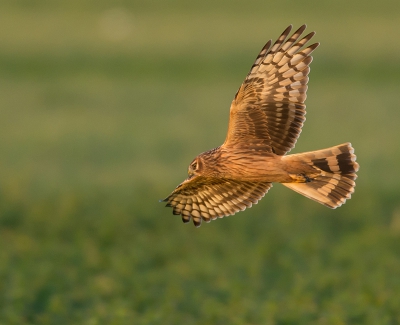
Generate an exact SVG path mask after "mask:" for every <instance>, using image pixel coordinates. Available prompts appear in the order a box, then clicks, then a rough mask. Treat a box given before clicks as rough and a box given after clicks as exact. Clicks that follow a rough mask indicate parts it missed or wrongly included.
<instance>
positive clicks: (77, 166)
mask: <svg viewBox="0 0 400 325" xmlns="http://www.w3.org/2000/svg"><path fill="white" fill-rule="evenodd" d="M0 9H1V10H0V39H1V44H2V47H1V48H0V98H1V99H2V104H1V105H0V110H1V117H2V118H1V119H0V139H1V140H0V152H1V155H0V167H1V168H0V248H1V249H0V324H71V323H77V324H280V325H281V324H282V325H283V324H388V325H389V324H390V325H391V324H399V323H400V312H399V311H398V306H399V305H400V280H399V276H398V275H399V272H400V245H399V239H400V205H399V202H398V196H399V192H400V185H399V177H398V171H397V169H398V167H397V165H398V161H399V159H400V154H399V151H398V149H397V147H398V144H397V142H398V141H397V139H399V137H400V130H399V128H398V121H399V120H400V113H399V110H398V107H399V104H400V101H399V98H398V95H397V92H398V91H397V88H398V75H399V72H400V63H399V60H398V57H399V54H400V46H399V44H398V42H396V41H395V36H394V32H393V31H395V30H396V28H397V27H398V9H399V8H398V3H397V2H396V1H389V0H385V1H381V2H379V3H376V4H373V3H371V4H365V3H364V2H361V1H353V2H351V3H348V2H344V1H338V2H335V3H334V4H333V3H332V4H322V3H320V2H316V1H306V3H301V4H300V3H292V2H290V1H286V2H284V3H279V4H278V3H275V4H267V3H265V2H263V1H256V0H254V1H252V2H251V3H246V4H245V3H242V2H239V1H232V3H231V4H230V5H229V6H228V5H227V4H226V2H222V1H210V2H202V3H201V5H200V3H194V2H190V3H187V2H181V1H178V0H177V1H168V2H157V3H150V2H149V3H140V2H137V1H134V2H126V1H125V2H124V1H120V2H118V3H116V4H115V7H113V6H111V5H110V3H109V2H107V1H96V2H94V1H70V2H68V3H64V4H63V3H58V2H53V1H46V0H40V1H39V0H38V1H34V2H31V1H22V0H18V1H13V2H5V1H2V2H0ZM304 22H307V24H308V25H309V28H310V29H311V30H316V31H317V32H318V34H317V35H316V41H321V46H320V48H319V49H318V50H317V51H316V52H315V55H314V62H313V63H312V72H311V75H310V77H311V79H310V88H309V92H308V95H309V98H308V99H307V107H308V115H307V122H306V124H305V127H304V131H303V133H302V135H301V137H300V140H299V142H298V144H297V146H296V148H295V150H294V151H293V152H301V151H306V150H314V149H319V148H324V147H329V146H332V145H335V144H339V143H342V142H346V141H351V142H352V143H353V146H354V147H355V148H356V154H357V156H358V161H359V163H360V165H361V169H360V172H359V179H358V181H357V188H356V192H355V194H354V196H353V198H352V199H351V200H350V201H348V202H347V204H346V205H344V206H343V207H341V208H340V209H337V210H329V209H326V208H325V207H323V206H320V205H318V204H316V203H315V202H312V201H310V200H307V199H305V198H303V197H301V196H299V195H298V194H296V193H294V192H291V191H289V190H288V189H286V188H283V187H282V186H279V185H275V186H274V187H273V188H272V189H271V191H270V192H269V193H268V195H267V196H266V197H265V198H264V199H263V200H262V201H261V202H260V203H259V204H258V205H256V206H254V207H252V208H251V209H249V210H246V211H244V212H241V213H240V214H238V215H236V216H233V217H229V218H227V219H222V220H218V221H215V222H212V223H210V224H207V225H203V226H202V227H201V228H200V229H195V228H194V227H193V226H192V225H184V224H182V223H181V221H180V220H179V218H178V217H175V216H172V214H171V211H170V210H169V209H166V208H164V207H163V205H161V204H159V203H158V199H161V198H163V197H165V196H166V195H168V194H169V193H170V192H171V191H172V190H173V188H174V187H175V186H176V185H178V184H179V182H180V181H182V180H183V179H184V178H185V176H186V169H187V165H188V163H189V162H190V161H191V159H193V158H194V157H195V156H196V155H197V154H198V153H200V152H202V151H205V150H207V149H210V148H213V147H215V146H218V145H219V144H220V143H221V142H222V141H223V139H224V137H225V133H226V129H227V122H228V108H229V103H230V101H231V99H232V96H233V95H234V93H235V91H236V89H237V88H238V87H239V85H240V83H241V81H242V80H243V78H244V76H245V74H246V73H247V71H248V69H249V68H250V66H251V64H252V61H253V60H254V58H255V56H256V54H257V51H258V50H259V49H260V48H261V47H262V45H263V43H264V42H266V41H267V40H268V39H269V38H275V37H277V36H278V34H279V33H280V32H281V31H282V30H283V29H284V28H285V27H286V26H287V25H288V24H290V23H293V24H294V25H295V27H296V26H298V25H300V24H302V23H304Z"/></svg>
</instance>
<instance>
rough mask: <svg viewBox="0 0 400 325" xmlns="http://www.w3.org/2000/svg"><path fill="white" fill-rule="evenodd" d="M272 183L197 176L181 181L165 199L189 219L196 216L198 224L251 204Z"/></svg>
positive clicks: (196, 224)
mask: <svg viewBox="0 0 400 325" xmlns="http://www.w3.org/2000/svg"><path fill="white" fill-rule="evenodd" d="M271 187H272V184H271V183H266V182H243V181H236V180H231V179H223V178H210V177H202V176H195V177H193V178H190V179H187V180H185V181H184V182H183V183H182V184H180V185H179V186H178V187H177V188H176V189H175V190H174V191H173V192H172V194H171V195H170V196H168V197H167V198H166V199H164V201H165V202H167V205H166V206H167V207H172V208H173V213H174V214H176V215H181V216H182V221H183V222H185V223H187V222H189V221H190V219H193V223H194V225H195V226H196V227H200V225H201V221H202V220H204V221H205V222H210V221H211V220H215V219H216V218H222V217H225V216H229V215H232V214H235V213H236V212H238V211H243V210H244V209H246V208H250V207H251V206H252V204H256V203H257V202H258V201H259V200H260V199H261V198H262V197H263V196H264V195H265V194H266V193H267V192H268V190H269V189H270V188H271Z"/></svg>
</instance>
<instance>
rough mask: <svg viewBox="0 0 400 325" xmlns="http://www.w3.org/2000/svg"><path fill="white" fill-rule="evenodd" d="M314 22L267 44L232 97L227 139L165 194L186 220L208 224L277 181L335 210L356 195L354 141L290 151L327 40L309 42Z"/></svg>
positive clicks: (247, 203)
mask: <svg viewBox="0 0 400 325" xmlns="http://www.w3.org/2000/svg"><path fill="white" fill-rule="evenodd" d="M306 27H307V26H306V25H305V24H304V25H302V26H301V27H300V28H299V29H298V30H296V31H295V32H294V33H293V34H292V35H291V36H290V37H289V34H290V33H291V30H292V28H293V26H292V25H289V26H288V27H287V28H286V29H285V30H284V31H283V33H282V34H281V35H280V36H279V37H278V39H277V40H276V41H275V42H274V44H272V41H271V40H269V41H268V42H267V43H266V44H265V46H264V47H263V48H262V49H261V52H260V53H259V54H258V56H257V58H256V60H255V62H254V64H253V65H252V67H251V69H250V72H249V73H248V74H247V76H246V78H245V80H244V82H243V83H242V85H241V86H240V88H239V90H238V91H237V92H236V95H235V96H234V99H233V100H232V103H231V106H230V116H229V125H228V132H227V135H226V139H225V141H224V143H223V144H222V145H221V146H219V147H217V148H214V149H212V150H209V151H206V152H203V153H201V154H199V155H198V156H197V157H196V158H194V159H193V161H192V162H191V163H190V165H189V167H188V177H187V179H185V180H184V181H183V182H182V183H181V184H179V185H178V186H177V187H176V188H175V190H174V191H173V192H172V193H171V194H170V195H169V196H168V197H166V198H165V199H164V200H160V202H161V201H162V202H166V206H167V207H171V208H172V209H173V214H174V215H180V216H181V217H182V221H183V222H184V223H188V222H190V220H192V221H193V223H194V225H195V226H196V227H200V225H201V223H202V221H204V222H207V223H208V222H210V221H211V220H215V219H217V218H223V217H226V216H229V215H233V214H235V213H236V212H239V211H243V210H245V209H246V208H250V207H251V206H252V205H253V204H256V203H258V201H259V200H260V199H261V198H262V197H264V195H265V194H266V193H267V192H268V190H269V189H270V188H271V187H272V183H281V184H283V185H284V186H286V187H288V188H290V189H292V190H294V191H296V192H298V193H300V194H302V195H304V196H305V197H307V198H310V199H312V200H314V201H316V202H318V203H321V204H323V205H325V206H327V207H329V208H332V209H335V208H337V207H339V206H341V205H342V204H343V203H345V202H346V200H347V199H350V198H351V194H352V193H353V192H354V187H355V179H356V178H357V174H356V172H357V171H358V169H359V164H358V163H357V162H356V155H355V154H354V149H353V147H352V145H351V143H350V142H347V143H343V144H340V145H336V146H333V147H330V148H327V149H322V150H316V151H310V152H304V153H298V154H289V155H288V154H287V153H288V152H289V151H290V150H291V149H293V148H294V146H295V144H296V142H297V139H298V137H299V135H300V133H301V130H302V127H303V124H304V121H305V114H306V111H305V108H306V106H305V104H304V102H305V100H306V97H307V96H306V92H307V88H308V86H307V83H308V80H309V78H308V75H309V72H310V63H311V62H312V60H313V58H312V56H311V54H312V53H313V51H314V50H315V49H316V48H317V47H318V46H319V43H314V44H312V45H307V43H308V42H309V41H310V40H311V38H312V37H313V36H314V35H315V32H311V33H309V34H307V35H305V36H304V37H302V35H303V32H304V31H305V29H306ZM271 44H272V45H271ZM306 45H307V46H306Z"/></svg>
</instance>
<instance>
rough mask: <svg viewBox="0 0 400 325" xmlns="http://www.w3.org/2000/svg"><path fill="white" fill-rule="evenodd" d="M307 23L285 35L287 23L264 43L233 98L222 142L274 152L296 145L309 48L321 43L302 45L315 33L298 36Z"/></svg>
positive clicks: (307, 70) (303, 114)
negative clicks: (274, 37)
mask: <svg viewBox="0 0 400 325" xmlns="http://www.w3.org/2000/svg"><path fill="white" fill-rule="evenodd" d="M305 28H306V25H303V26H301V27H300V28H299V29H298V30H297V31H296V32H294V34H293V35H292V36H291V37H289V38H288V39H287V37H288V35H289V33H290V31H291V29H292V26H289V27H288V28H287V29H286V30H285V31H284V32H283V33H282V35H281V36H280V37H279V38H278V40H277V41H276V42H275V43H274V45H273V46H272V47H271V41H269V42H268V43H267V44H266V45H265V46H264V47H263V48H262V50H261V52H260V54H259V55H258V56H257V58H256V60H255V63H254V64H253V66H252V67H251V69H250V72H249V74H248V75H247V77H246V79H245V80H244V82H243V84H242V86H241V87H240V88H239V90H238V92H237V93H236V96H235V99H234V100H233V102H232V104H231V109H230V121H229V128H228V134H227V137H226V140H225V143H224V144H223V145H224V146H226V147H256V148H258V150H263V151H265V150H267V151H269V152H273V153H275V154H278V155H284V154H285V153H287V152H288V151H290V150H291V149H292V148H293V147H294V145H295V143H296V141H297V138H298V137H299V134H300V132H301V129H302V127H303V123H304V121H305V107H306V106H305V105H304V101H305V99H306V97H307V96H306V92H307V83H308V74H309V72H310V68H309V65H310V63H311V62H312V57H311V56H310V54H311V53H312V52H313V51H314V50H315V49H316V48H317V46H318V45H319V43H315V44H312V45H310V46H308V47H307V48H305V49H303V50H301V48H302V47H303V46H304V45H305V44H306V43H307V42H308V41H309V40H310V39H311V38H312V37H313V36H314V34H315V33H314V32H312V33H310V34H308V35H306V36H305V37H303V38H302V39H300V40H299V38H300V37H301V34H302V33H303V32H304V30H305ZM286 39H287V40H286Z"/></svg>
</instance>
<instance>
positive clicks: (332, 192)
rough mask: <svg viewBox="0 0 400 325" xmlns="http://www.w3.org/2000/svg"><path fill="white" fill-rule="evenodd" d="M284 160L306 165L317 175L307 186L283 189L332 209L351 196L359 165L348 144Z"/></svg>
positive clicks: (291, 184) (290, 185)
mask: <svg viewBox="0 0 400 325" xmlns="http://www.w3.org/2000/svg"><path fill="white" fill-rule="evenodd" d="M286 157H287V159H293V161H302V162H305V163H307V164H308V165H309V166H311V167H312V168H313V169H314V170H315V171H316V172H318V173H319V174H318V173H317V176H313V177H312V178H310V179H309V180H310V181H309V182H306V183H282V184H283V185H285V186H286V187H288V188H290V189H292V190H294V191H296V192H298V193H300V194H302V195H304V196H306V197H308V198H310V199H312V200H314V201H317V202H319V203H321V204H324V205H325V206H327V207H329V208H332V209H335V208H337V207H339V206H341V205H342V204H343V203H345V202H346V200H347V199H350V198H351V194H352V193H354V187H355V185H356V183H355V182H354V181H355V179H356V178H357V174H356V172H357V171H358V169H359V165H358V163H357V162H356V156H355V155H354V149H353V147H352V146H351V143H344V144H341V145H338V146H335V147H331V148H328V149H322V150H317V151H311V152H306V153H301V154H296V155H289V156H286Z"/></svg>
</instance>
